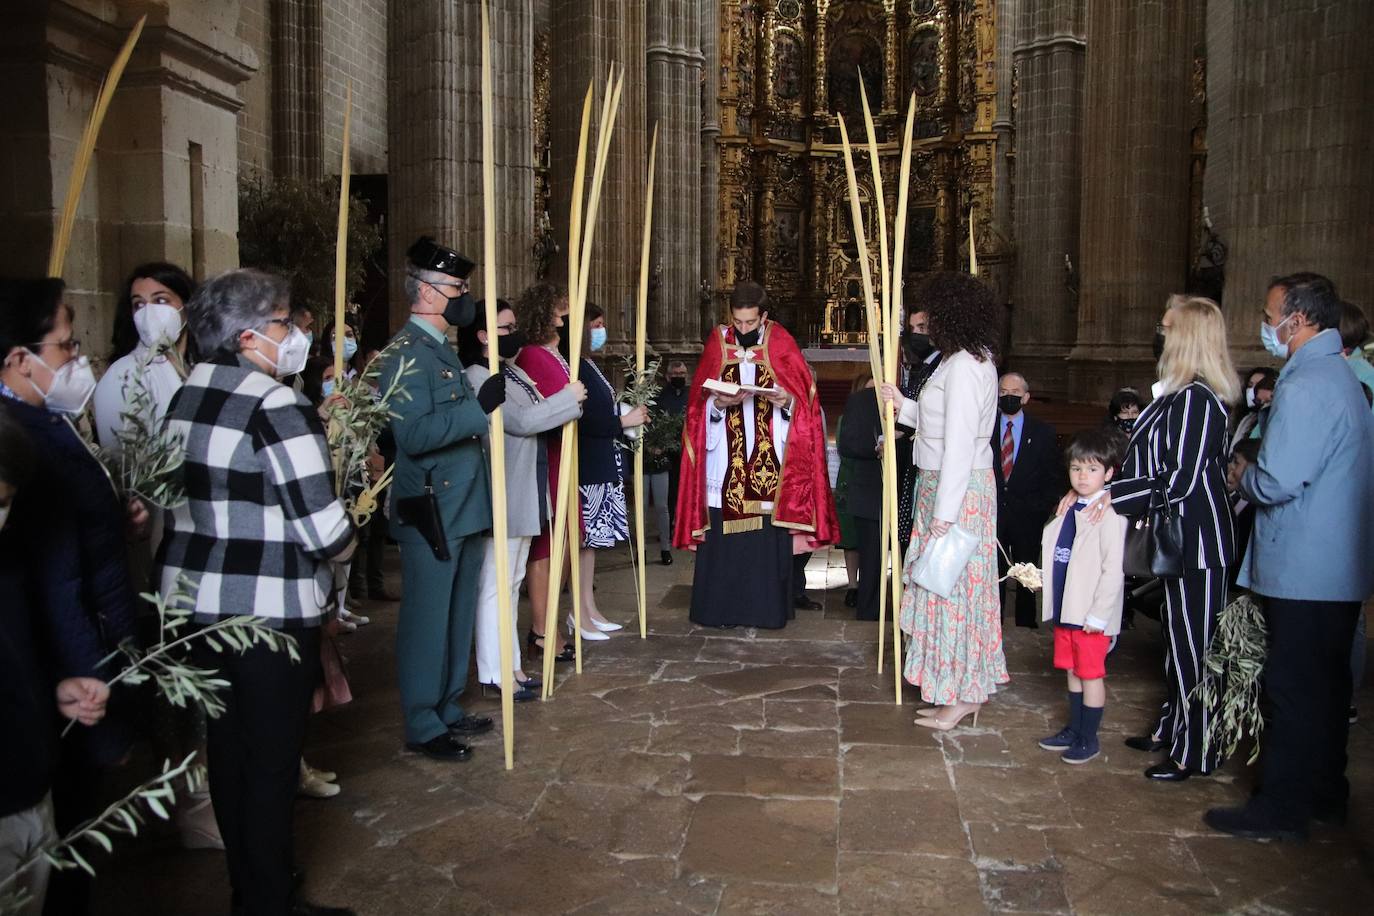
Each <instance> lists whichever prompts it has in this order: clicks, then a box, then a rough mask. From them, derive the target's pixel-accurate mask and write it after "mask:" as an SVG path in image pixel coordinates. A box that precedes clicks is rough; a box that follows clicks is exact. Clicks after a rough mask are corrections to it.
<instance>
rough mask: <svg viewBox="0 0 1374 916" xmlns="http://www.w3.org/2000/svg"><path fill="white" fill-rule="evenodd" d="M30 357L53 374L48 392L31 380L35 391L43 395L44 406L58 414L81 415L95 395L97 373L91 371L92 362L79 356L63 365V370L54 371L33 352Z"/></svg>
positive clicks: (30, 382)
mask: <svg viewBox="0 0 1374 916" xmlns="http://www.w3.org/2000/svg"><path fill="white" fill-rule="evenodd" d="M29 356H31V357H33V358H34V359H36V360H38V364H39V365H41V366H42V367H43V368H44V369H47V370H48V371H49V372H51V373H52V374H53V376H52V381H51V382H50V383H49V384H48V390H47V391H44V390H43V389H42V388H39V387H38V386H37V385H36V384H34V382H33V380H32V379H30V380H29V384H30V385H32V386H33V390H34V391H37V392H38V393H39V394H41V395H43V406H44V407H46V408H48V410H53V411H57V412H58V413H68V414H78V413H81V411H82V410H84V409H85V408H86V402H87V401H89V400H90V399H91V395H92V394H94V393H95V372H93V371H92V370H91V361H90V360H88V359H87V358H86V357H84V356H78V357H77V358H76V359H70V360H67V362H65V363H63V365H62V368H61V369H57V370H54V369H53V367H52V366H49V365H48V364H47V363H45V362H43V360H42V359H41V358H40V357H39V355H38V354H37V353H34V352H33V351H32V350H30V351H29Z"/></svg>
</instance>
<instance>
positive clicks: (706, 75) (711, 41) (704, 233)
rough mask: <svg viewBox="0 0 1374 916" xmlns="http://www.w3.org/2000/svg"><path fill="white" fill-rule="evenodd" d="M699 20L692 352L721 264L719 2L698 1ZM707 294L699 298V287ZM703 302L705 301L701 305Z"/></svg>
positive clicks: (687, 333) (688, 333)
mask: <svg viewBox="0 0 1374 916" xmlns="http://www.w3.org/2000/svg"><path fill="white" fill-rule="evenodd" d="M697 3H698V9H699V11H700V12H699V14H698V15H699V16H700V17H701V56H702V85H701V90H700V91H701V211H700V212H701V283H702V287H699V288H698V289H697V291H696V299H695V302H696V306H697V309H696V316H697V320H696V324H695V325H691V324H689V325H688V326H686V327H684V328H683V329H682V332H683V336H684V337H686V338H688V339H689V340H691V342H692V346H691V348H690V349H691V350H692V351H693V352H695V350H696V348H697V347H698V346H699V345H700V344H701V339H702V337H703V336H704V332H705V329H706V327H707V326H709V325H710V323H711V322H712V320H713V317H712V316H713V315H714V309H715V294H714V291H715V289H716V286H717V285H718V284H719V283H720V264H719V262H718V260H717V251H716V249H717V248H718V247H719V245H720V228H719V223H720V149H719V147H718V145H717V141H719V140H720V67H721V62H720V0H697ZM703 287H704V289H705V290H706V295H705V296H703V295H702V288H703ZM703 299H705V300H706V301H705V302H703Z"/></svg>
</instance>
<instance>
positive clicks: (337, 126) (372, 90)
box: [323, 0, 387, 175]
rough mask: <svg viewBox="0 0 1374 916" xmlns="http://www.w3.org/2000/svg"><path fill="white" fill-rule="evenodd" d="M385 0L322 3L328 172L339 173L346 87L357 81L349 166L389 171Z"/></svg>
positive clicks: (363, 171) (365, 171) (368, 172)
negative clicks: (387, 153)
mask: <svg viewBox="0 0 1374 916" xmlns="http://www.w3.org/2000/svg"><path fill="white" fill-rule="evenodd" d="M386 15H387V0H329V2H327V3H325V4H324V61H323V68H324V171H325V174H330V175H335V174H338V171H339V160H340V158H341V155H342V150H343V145H342V144H343V118H344V107H345V98H346V94H347V86H348V84H349V82H352V85H353V120H352V124H351V126H350V131H351V134H352V137H351V140H352V142H351V143H350V146H349V155H350V158H351V162H350V167H351V168H352V170H353V171H354V172H355V173H357V174H359V175H377V174H383V173H385V172H386V170H387V155H386V152H387V146H386V143H387V141H386V116H387V115H386V92H387V87H386Z"/></svg>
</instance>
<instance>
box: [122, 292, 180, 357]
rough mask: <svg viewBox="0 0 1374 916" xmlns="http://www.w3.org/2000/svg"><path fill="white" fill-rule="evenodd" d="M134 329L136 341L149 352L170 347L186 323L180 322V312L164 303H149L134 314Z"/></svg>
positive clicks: (178, 337) (174, 343)
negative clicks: (141, 343)
mask: <svg viewBox="0 0 1374 916" xmlns="http://www.w3.org/2000/svg"><path fill="white" fill-rule="evenodd" d="M134 327H135V328H137V329H138V339H139V340H141V341H143V346H145V347H147V348H148V349H150V350H158V349H162V348H165V347H172V346H175V345H176V342H177V340H178V339H180V337H181V331H182V329H183V328H185V327H186V322H184V321H182V320H181V311H180V310H179V309H177V308H176V307H174V306H171V305H167V304H166V303H164V302H149V303H148V304H147V305H145V306H143V308H141V309H139V310H138V311H136V312H134Z"/></svg>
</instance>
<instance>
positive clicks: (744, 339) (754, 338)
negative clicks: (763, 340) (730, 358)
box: [735, 328, 759, 347]
mask: <svg viewBox="0 0 1374 916" xmlns="http://www.w3.org/2000/svg"><path fill="white" fill-rule="evenodd" d="M758 342H759V329H758V328H754V330H752V331H750V332H749V333H748V334H741V333H740V332H739V331H736V332H735V343H737V344H739V345H740V346H741V347H753V346H757V345H758Z"/></svg>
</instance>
